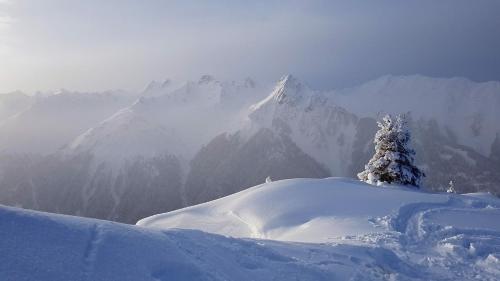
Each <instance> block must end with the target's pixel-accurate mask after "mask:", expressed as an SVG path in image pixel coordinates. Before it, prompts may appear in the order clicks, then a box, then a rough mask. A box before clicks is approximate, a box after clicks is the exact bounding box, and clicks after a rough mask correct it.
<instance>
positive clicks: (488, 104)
mask: <svg viewBox="0 0 500 281" xmlns="http://www.w3.org/2000/svg"><path fill="white" fill-rule="evenodd" d="M332 95H334V96H335V97H334V99H335V101H336V103H337V104H339V105H340V106H342V107H344V108H347V109H348V110H349V111H351V112H353V113H354V114H356V115H358V116H360V117H377V115H378V114H379V113H401V112H410V113H411V116H412V117H413V118H414V119H415V120H418V119H424V120H435V121H436V122H437V124H438V125H439V126H440V128H441V130H442V131H443V132H446V133H447V134H450V135H452V136H453V138H454V140H455V141H456V142H457V143H459V144H461V145H464V146H468V147H470V148H472V149H474V150H475V151H477V152H479V153H481V154H482V155H484V156H486V157H488V156H489V155H490V152H491V145H492V143H493V141H494V139H495V137H496V135H497V134H498V133H500V122H499V120H500V111H499V110H498V108H499V107H500V82H498V81H492V82H483V83H477V82H473V81H470V80H468V79H465V78H449V79H446V78H430V77H425V76H420V75H412V76H384V77H381V78H379V79H376V80H373V81H370V82H367V83H364V84H362V85H360V86H358V87H353V88H349V89H343V90H338V91H333V93H332Z"/></svg>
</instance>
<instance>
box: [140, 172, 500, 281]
mask: <svg viewBox="0 0 500 281" xmlns="http://www.w3.org/2000/svg"><path fill="white" fill-rule="evenodd" d="M499 219H500V200H499V199H498V198H494V197H491V196H487V195H485V194H467V195H457V194H446V193H427V192H422V191H416V190H411V189H407V188H405V187H402V186H392V185H385V186H383V187H374V186H371V185H368V184H365V183H362V182H359V181H355V180H351V179H345V178H328V179H322V180H319V179H292V180H282V181H276V182H271V183H265V184H262V185H260V186H256V187H253V188H250V189H247V190H245V191H242V192H239V193H236V194H233V195H230V196H227V197H224V198H221V199H218V200H215V201H212V202H208V203H204V204H200V205H197V206H193V207H188V208H185V209H181V210H177V211H173V212H169V213H165V214H159V215H155V216H152V217H149V218H145V219H143V220H141V221H139V222H138V225H140V226H145V227H149V228H152V229H164V230H167V229H172V228H183V229H197V230H202V231H206V232H209V233H215V234H220V235H224V236H230V237H239V238H253V239H267V240H273V241H283V242H286V243H290V244H294V243H298V242H300V243H313V244H314V245H316V246H317V247H319V248H322V249H325V248H329V247H332V246H333V245H335V247H340V246H341V247H353V246H356V247H360V248H361V249H363V251H366V250H367V249H379V250H380V251H381V252H383V253H384V254H381V256H379V257H377V258H376V260H377V262H378V263H384V264H386V263H390V264H391V263H393V262H397V263H400V264H401V265H404V266H402V267H401V268H399V269H398V270H396V272H394V273H395V274H396V275H394V276H393V277H394V278H396V280H409V279H411V280H412V279H415V280H440V279H450V280H470V279H471V278H480V279H481V280H497V279H498V278H499V277H500V276H499V275H498V274H499V272H498V270H495V268H497V267H498V266H500V263H499V262H498V257H499V256H500V220H499ZM471 245H472V246H471ZM471 247H476V248H475V250H472V248H471ZM351 250H352V249H351ZM366 254H367V255H370V254H368V253H366ZM323 262H327V261H326V260H325V261H323ZM328 262H333V261H331V260H330V261H328ZM391 265H392V266H393V265H394V264H391ZM403 267H405V268H404V269H403ZM406 267H407V268H406ZM389 271H391V270H389ZM478 276H479V277H478ZM371 278H372V277H367V278H364V280H370V279H371ZM384 278H386V279H388V276H385V277H384ZM375 279H376V278H375Z"/></svg>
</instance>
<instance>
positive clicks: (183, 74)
mask: <svg viewBox="0 0 500 281" xmlns="http://www.w3.org/2000/svg"><path fill="white" fill-rule="evenodd" d="M8 12H9V13H8V14H6V15H9V16H10V20H9V19H7V20H5V22H6V24H5V25H6V26H9V29H10V30H9V32H8V34H9V36H8V38H6V37H5V36H4V38H3V39H2V41H3V42H8V43H9V46H10V48H11V50H10V52H9V54H8V55H5V54H4V55H2V54H1V53H0V61H2V64H3V66H2V67H1V68H0V91H8V90H13V89H18V88H19V89H24V90H30V91H33V90H35V89H50V88H58V87H66V88H73V89H75V88H76V89H82V90H94V89H96V90H99V89H106V88H116V87H125V88H132V89H138V88H141V87H143V86H144V85H145V84H146V83H147V82H148V81H149V80H152V79H163V78H165V77H171V78H174V79H178V80H184V79H189V78H195V77H197V76H199V75H201V74H203V73H211V74H213V75H215V76H218V77H221V78H222V79H237V78H241V77H245V76H253V77H255V78H256V79H257V80H264V81H265V82H270V81H272V80H275V79H278V78H279V77H280V76H281V75H282V74H284V73H289V72H291V73H294V74H296V75H298V76H300V77H302V78H303V79H305V80H306V81H308V82H309V83H310V84H311V85H312V86H314V87H317V88H331V87H343V86H349V85H353V84H356V83H358V82H362V81H365V80H368V79H373V78H376V77H378V76H381V75H384V74H414V73H419V74H423V75H429V76H440V77H450V76H464V77H468V78H471V79H473V80H479V81H482V80H492V79H494V80H500V54H499V52H498V50H499V49H500V36H498V34H499V33H500V17H499V16H498V15H499V14H500V1H494V0H491V1H488V0H478V1H467V0H445V1H430V0H424V1H376V2H375V1H367V2H363V3H362V2H361V1H359V2H358V1H286V2H283V1H272V0H269V1H229V0H220V1H189V0H188V1H178V2H173V1H155V0H151V1H129V0H123V1H118V0H108V1H97V0H88V1H64V0H45V1H38V0H36V1H35V0H20V1H16V2H13V3H11V5H8ZM0 15H1V14H0ZM12 18H15V19H16V20H15V24H12ZM1 45H2V44H0V46H1Z"/></svg>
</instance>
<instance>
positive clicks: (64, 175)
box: [0, 75, 500, 222]
mask: <svg viewBox="0 0 500 281" xmlns="http://www.w3.org/2000/svg"><path fill="white" fill-rule="evenodd" d="M498 85H499V83H497V82H489V83H474V82H471V81H468V80H465V79H437V78H428V77H422V76H402V77H396V76H385V77H382V78H380V79H377V80H374V81H370V82H367V83H365V84H362V85H360V86H358V87H354V88H349V89H341V90H334V91H317V90H314V89H312V88H310V87H309V86H308V85H306V84H305V83H304V82H302V81H300V80H299V79H298V78H296V77H293V76H291V75H287V76H284V77H283V78H282V79H280V80H279V81H278V82H277V83H276V85H274V88H273V87H267V86H263V85H260V84H259V83H256V82H254V81H253V80H252V79H249V78H248V79H245V80H243V81H219V80H217V79H215V78H214V77H212V76H210V75H204V76H202V77H200V79H198V80H197V81H189V82H186V83H184V84H178V83H174V82H171V81H170V80H165V81H164V82H154V81H153V82H152V83H150V84H149V85H148V86H147V87H146V88H145V90H144V91H143V92H142V93H140V94H139V95H138V96H140V97H139V98H135V96H133V95H120V94H118V93H116V92H112V93H95V94H83V93H69V92H62V93H59V94H55V95H54V94H52V95H44V96H40V97H39V98H38V99H37V100H36V102H34V104H33V105H32V106H30V107H28V108H27V109H26V110H24V111H22V112H20V113H19V114H16V115H14V116H13V117H11V118H8V119H7V120H6V122H4V123H3V124H1V125H0V133H2V134H1V135H0V148H2V149H3V151H4V152H10V153H3V154H0V202H2V203H4V204H10V205H20V206H24V207H28V208H35V209H39V210H47V211H53V212H62V213H68V214H79V215H84V216H92V217H97V218H105V219H114V220H119V221H124V222H134V221H135V220H137V219H138V218H140V217H144V216H147V215H150V214H154V213H158V212H165V211H168V210H173V209H176V208H179V207H182V206H189V205H192V204H197V203H202V202H206V201H209V200H213V199H216V198H220V197H223V196H225V195H229V194H232V193H235V192H238V191H240V190H243V189H245V188H248V187H251V186H254V185H257V184H260V183H262V182H263V181H264V179H265V178H266V177H268V176H270V177H271V178H272V179H275V180H278V179H286V178H294V177H315V178H323V177H328V176H349V177H354V176H355V175H356V174H357V173H358V172H359V171H361V170H362V169H363V166H364V165H365V164H366V163H367V161H368V159H369V158H370V157H371V156H372V153H373V143H372V142H373V136H374V135H375V132H376V130H377V125H376V119H377V118H378V117H379V115H380V113H381V112H388V113H394V114H396V113H401V112H408V111H409V112H410V116H411V117H412V121H411V124H410V125H411V127H412V134H413V144H414V147H415V149H416V151H417V156H416V157H417V164H418V165H419V166H420V168H421V169H423V170H424V171H425V172H426V173H427V178H426V180H425V185H426V186H427V187H428V188H431V189H434V190H444V189H446V186H447V185H448V182H449V181H450V180H453V181H454V182H455V183H456V189H457V190H458V191H459V192H473V191H491V192H493V193H495V194H500V189H499V186H500V137H499V136H500V134H499V132H500V131H499V128H498V122H496V120H500V117H499V116H498V111H496V110H494V109H495V108H496V105H498V102H499V99H500V98H499V97H500V94H499V93H500V91H498V89H499V87H498ZM94 110H95V112H94ZM61 147H63V148H62V149H59V150H58V148H61ZM13 152H22V153H27V152H29V153H31V155H17V156H16V155H15V154H12V153H13ZM52 193H57V195H52V196H51V195H48V194H52ZM134 198H135V199H134ZM146 198H154V202H155V203H151V204H149V205H148V204H147V203H144V204H145V205H144V206H140V207H133V206H134V200H136V201H137V200H139V199H140V200H144V202H146V201H148V200H149V199H148V200H147V199H146ZM149 201H151V200H149ZM132 209H133V210H134V211H131V210H132Z"/></svg>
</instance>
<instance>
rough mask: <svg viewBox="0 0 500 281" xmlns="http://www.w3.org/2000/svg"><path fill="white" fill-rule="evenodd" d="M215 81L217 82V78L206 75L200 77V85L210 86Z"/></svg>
mask: <svg viewBox="0 0 500 281" xmlns="http://www.w3.org/2000/svg"><path fill="white" fill-rule="evenodd" d="M213 81H215V78H214V77H213V76H212V75H208V74H205V75H202V76H201V77H200V80H198V84H208V83H210V82H213Z"/></svg>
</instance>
